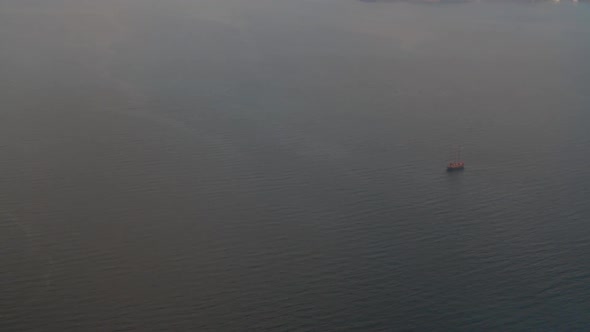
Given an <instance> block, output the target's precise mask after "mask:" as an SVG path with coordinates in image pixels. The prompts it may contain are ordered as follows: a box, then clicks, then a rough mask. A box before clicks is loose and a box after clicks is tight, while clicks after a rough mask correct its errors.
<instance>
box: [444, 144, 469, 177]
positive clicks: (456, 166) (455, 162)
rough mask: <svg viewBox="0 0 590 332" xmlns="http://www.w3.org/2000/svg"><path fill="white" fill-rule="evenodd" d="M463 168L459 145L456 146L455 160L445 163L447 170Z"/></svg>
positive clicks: (460, 169)
mask: <svg viewBox="0 0 590 332" xmlns="http://www.w3.org/2000/svg"><path fill="white" fill-rule="evenodd" d="M464 169H465V162H464V161H462V160H461V147H457V154H456V157H455V160H453V161H451V162H449V164H448V165H447V172H454V171H462V170H464Z"/></svg>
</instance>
